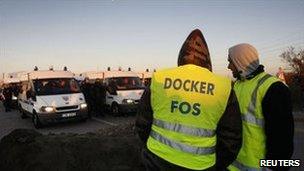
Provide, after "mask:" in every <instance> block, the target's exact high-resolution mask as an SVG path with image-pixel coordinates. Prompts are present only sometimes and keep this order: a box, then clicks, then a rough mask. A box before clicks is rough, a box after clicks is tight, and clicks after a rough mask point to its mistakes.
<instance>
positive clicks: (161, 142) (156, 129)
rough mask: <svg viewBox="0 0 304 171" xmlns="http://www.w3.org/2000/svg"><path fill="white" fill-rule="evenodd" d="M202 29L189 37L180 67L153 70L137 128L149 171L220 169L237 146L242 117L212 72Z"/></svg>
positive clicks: (230, 93) (231, 93) (229, 89)
mask: <svg viewBox="0 0 304 171" xmlns="http://www.w3.org/2000/svg"><path fill="white" fill-rule="evenodd" d="M211 71H212V66H211V61H210V56H209V50H208V46H207V43H206V41H205V39H204V37H203V34H202V33H201V31H200V30H198V29H196V30H194V31H192V32H191V33H190V35H189V36H188V38H187V39H186V41H185V42H184V44H183V46H182V48H181V50H180V53H179V57H178V67H175V68H169V69H163V70H159V71H157V72H155V73H154V74H153V76H152V81H151V85H150V87H148V88H147V89H146V90H145V92H144V94H143V96H142V99H141V102H140V105H139V110H138V114H137V120H136V130H137V133H138V135H139V137H140V138H141V140H142V141H143V143H144V148H143V151H142V159H143V163H144V165H145V167H146V169H147V170H215V169H218V170H222V169H225V168H226V167H228V166H229V164H231V163H232V162H233V161H234V160H235V158H236V156H237V154H238V151H239V149H240V147H241V139H242V137H241V135H242V133H241V131H242V130H241V128H242V125H241V117H240V110H239V105H238V102H237V99H236V96H235V93H234V91H233V90H232V85H231V81H230V80H229V79H227V78H224V77H222V76H219V75H216V74H213V73H212V72H211Z"/></svg>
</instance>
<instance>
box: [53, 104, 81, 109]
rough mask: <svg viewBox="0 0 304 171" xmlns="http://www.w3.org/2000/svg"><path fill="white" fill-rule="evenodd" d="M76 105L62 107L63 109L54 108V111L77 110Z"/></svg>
mask: <svg viewBox="0 0 304 171" xmlns="http://www.w3.org/2000/svg"><path fill="white" fill-rule="evenodd" d="M77 108H78V105H74V106H64V107H56V110H71V109H77Z"/></svg>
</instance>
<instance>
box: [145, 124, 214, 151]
mask: <svg viewBox="0 0 304 171" xmlns="http://www.w3.org/2000/svg"><path fill="white" fill-rule="evenodd" d="M150 136H151V137H152V138H154V139H155V140H157V141H159V142H161V143H163V144H166V145H168V146H170V147H172V148H174V149H177V150H180V151H183V152H186V153H191V154H196V155H206V154H213V153H215V146H213V147H194V146H189V145H186V144H182V143H178V142H175V141H173V140H170V139H168V138H166V137H164V136H162V135H161V134H159V133H157V132H156V131H153V130H151V133H150Z"/></svg>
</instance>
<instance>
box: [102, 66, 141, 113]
mask: <svg viewBox="0 0 304 171" xmlns="http://www.w3.org/2000/svg"><path fill="white" fill-rule="evenodd" d="M103 75H104V78H103V79H104V84H105V86H106V90H107V92H106V106H107V107H108V109H110V111H111V113H112V114H113V115H118V114H120V113H128V112H136V110H137V106H138V103H139V100H140V98H141V96H142V94H143V91H144V87H143V85H142V83H141V81H140V78H139V77H138V75H137V74H136V73H135V72H132V71H106V72H104V74H103Z"/></svg>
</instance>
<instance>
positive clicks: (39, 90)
mask: <svg viewBox="0 0 304 171" xmlns="http://www.w3.org/2000/svg"><path fill="white" fill-rule="evenodd" d="M73 77H74V75H73V73H71V72H69V71H54V70H47V71H33V72H30V73H28V81H27V82H24V83H23V86H22V90H21V92H20V94H19V100H18V103H19V108H20V111H21V113H22V118H26V117H27V116H30V117H32V121H33V124H34V126H35V127H36V128H40V127H42V126H43V125H45V124H47V123H49V122H59V121H67V120H82V121H85V120H86V119H87V118H88V112H87V104H86V101H85V98H84V96H83V94H82V92H81V91H80V88H79V86H78V83H77V81H76V80H75V79H74V78H73Z"/></svg>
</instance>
